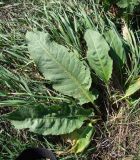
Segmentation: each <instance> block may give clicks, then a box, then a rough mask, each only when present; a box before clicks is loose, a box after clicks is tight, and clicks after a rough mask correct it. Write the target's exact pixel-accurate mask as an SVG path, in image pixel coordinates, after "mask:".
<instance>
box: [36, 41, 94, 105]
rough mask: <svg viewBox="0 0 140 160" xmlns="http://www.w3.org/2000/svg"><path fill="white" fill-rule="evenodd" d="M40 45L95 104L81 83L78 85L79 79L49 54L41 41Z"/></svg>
mask: <svg viewBox="0 0 140 160" xmlns="http://www.w3.org/2000/svg"><path fill="white" fill-rule="evenodd" d="M51 43H52V42H51ZM39 44H40V46H42V48H43V50H44V51H45V53H49V54H48V55H49V56H50V57H51V59H52V60H53V61H55V62H56V63H57V64H58V65H59V66H60V67H61V68H62V69H63V70H64V71H65V72H66V73H67V74H68V75H69V77H70V78H71V79H72V80H73V81H74V82H75V83H76V84H77V86H79V88H80V90H81V91H82V93H83V95H85V97H86V98H87V99H88V100H89V101H90V102H91V103H93V100H92V99H91V98H90V97H89V96H88V93H87V92H85V90H84V89H83V88H82V86H81V85H79V84H80V83H78V81H77V79H76V78H75V77H74V76H73V75H72V74H71V73H70V72H69V71H68V70H67V68H66V67H65V66H64V65H62V64H61V63H60V62H59V61H57V60H56V59H55V58H54V57H53V56H52V55H51V53H50V52H49V49H48V50H46V48H45V47H44V46H43V45H42V44H41V43H40V41H39Z"/></svg>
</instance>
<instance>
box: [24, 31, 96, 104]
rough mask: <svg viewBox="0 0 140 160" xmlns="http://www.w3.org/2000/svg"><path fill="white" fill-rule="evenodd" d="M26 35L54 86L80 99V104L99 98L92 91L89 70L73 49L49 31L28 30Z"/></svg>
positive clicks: (32, 51) (65, 93)
mask: <svg viewBox="0 0 140 160" xmlns="http://www.w3.org/2000/svg"><path fill="white" fill-rule="evenodd" d="M26 38H27V40H28V49H29V52H30V54H31V56H32V58H33V59H34V60H35V62H36V64H37V66H38V67H39V70H40V71H41V72H42V74H43V75H44V76H45V78H46V79H47V80H50V81H51V82H52V84H53V88H54V89H55V90H57V91H59V92H61V93H63V94H64V95H68V96H72V97H74V98H76V99H78V100H79V103H80V104H84V103H87V102H93V101H94V100H95V99H96V97H95V96H94V95H92V94H91V93H90V92H89V88H90V86H91V76H90V70H89V68H88V67H87V66H85V65H84V63H83V62H82V61H80V60H79V59H78V57H77V56H76V55H75V54H74V53H69V52H68V49H67V48H66V47H64V46H62V45H59V44H57V43H55V42H52V41H50V39H49V35H48V34H47V33H44V32H39V31H36V32H27V35H26Z"/></svg>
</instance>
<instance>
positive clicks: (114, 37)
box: [104, 28, 126, 71]
mask: <svg viewBox="0 0 140 160" xmlns="http://www.w3.org/2000/svg"><path fill="white" fill-rule="evenodd" d="M104 36H105V39H106V41H107V42H108V44H109V46H110V47H111V49H112V50H111V51H110V56H111V58H112V59H113V62H114V64H115V65H116V69H117V68H119V71H120V70H121V69H122V66H123V64H124V62H126V53H125V49H124V46H123V42H122V40H121V37H120V36H119V34H118V33H117V31H116V30H115V29H114V28H112V29H110V30H108V31H107V32H105V34H104Z"/></svg>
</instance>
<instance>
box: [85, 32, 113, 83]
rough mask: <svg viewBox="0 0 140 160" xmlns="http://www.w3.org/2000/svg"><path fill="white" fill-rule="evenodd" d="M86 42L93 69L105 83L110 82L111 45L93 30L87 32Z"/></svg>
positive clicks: (89, 60) (88, 57)
mask: <svg viewBox="0 0 140 160" xmlns="http://www.w3.org/2000/svg"><path fill="white" fill-rule="evenodd" d="M85 40H86V42H87V46H88V52H87V59H88V62H89V64H90V66H91V68H92V69H93V70H94V71H95V73H96V74H97V76H99V77H100V78H101V79H102V80H103V81H104V82H106V83H107V82H108V81H109V79H110V78H111V74H112V63H113V62H112V59H111V58H110V57H109V55H108V52H109V50H110V47H109V45H108V44H107V42H106V41H105V39H104V38H103V36H102V35H101V34H100V33H99V32H97V31H93V30H87V31H86V33H85Z"/></svg>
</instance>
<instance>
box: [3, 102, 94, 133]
mask: <svg viewBox="0 0 140 160" xmlns="http://www.w3.org/2000/svg"><path fill="white" fill-rule="evenodd" d="M91 114H92V110H89V109H83V108H81V107H80V108H79V107H75V106H66V105H64V106H61V107H60V106H51V107H47V108H46V107H44V106H43V105H38V106H32V107H29V106H28V107H21V108H19V109H17V110H16V111H14V112H12V113H10V114H9V115H7V116H6V117H7V118H8V119H9V120H10V121H11V122H12V124H13V125H14V126H15V128H17V129H24V128H29V130H30V131H32V132H35V133H38V134H42V135H49V134H50V135H59V134H66V133H70V132H73V131H74V130H75V129H77V128H80V127H81V126H82V124H83V121H84V120H86V119H87V118H88V116H89V115H91Z"/></svg>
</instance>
